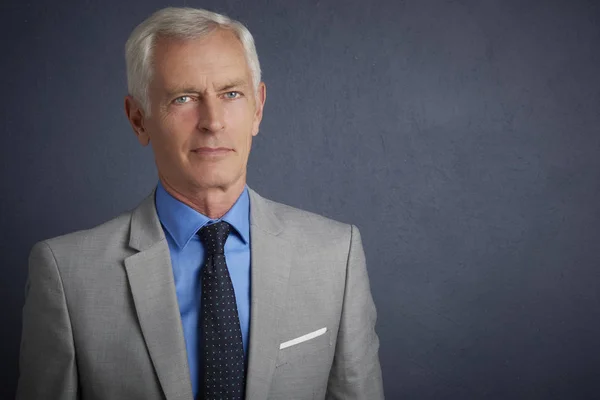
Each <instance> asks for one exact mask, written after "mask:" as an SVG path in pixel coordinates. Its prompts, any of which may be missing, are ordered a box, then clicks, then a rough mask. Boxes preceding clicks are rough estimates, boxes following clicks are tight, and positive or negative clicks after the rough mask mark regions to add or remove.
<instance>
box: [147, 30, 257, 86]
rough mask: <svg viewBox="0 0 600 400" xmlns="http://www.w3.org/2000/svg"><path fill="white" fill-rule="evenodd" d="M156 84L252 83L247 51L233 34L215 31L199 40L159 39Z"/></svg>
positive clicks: (156, 51)
mask: <svg viewBox="0 0 600 400" xmlns="http://www.w3.org/2000/svg"><path fill="white" fill-rule="evenodd" d="M152 63H153V70H154V74H153V75H154V77H153V79H152V81H153V84H157V85H160V86H162V87H166V88H169V87H173V86H180V85H182V82H185V84H186V85H188V86H189V85H194V84H195V85H200V86H206V88H207V89H208V88H209V86H212V85H213V84H218V85H221V84H223V83H226V82H233V81H235V82H247V83H250V81H251V73H250V68H249V65H248V61H247V59H246V54H245V51H244V47H243V45H242V43H241V42H240V40H239V39H238V38H237V36H236V35H235V34H234V33H233V32H232V31H230V30H225V29H215V31H213V32H211V33H210V34H208V35H207V36H204V37H202V38H198V39H187V40H185V39H177V38H168V37H167V38H164V37H163V38H158V39H157V40H156V43H155V45H154V54H153V60H152Z"/></svg>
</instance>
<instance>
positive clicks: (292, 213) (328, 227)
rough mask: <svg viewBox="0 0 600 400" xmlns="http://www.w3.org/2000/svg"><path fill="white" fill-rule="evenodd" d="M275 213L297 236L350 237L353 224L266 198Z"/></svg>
mask: <svg viewBox="0 0 600 400" xmlns="http://www.w3.org/2000/svg"><path fill="white" fill-rule="evenodd" d="M265 201H266V202H267V204H268V205H269V207H270V208H271V210H272V212H273V214H275V215H276V216H277V217H278V218H279V220H280V221H281V222H282V223H283V225H284V226H285V230H286V231H288V232H289V233H290V235H293V236H294V237H295V238H298V237H299V236H300V237H302V236H304V237H312V238H319V239H321V240H323V239H325V240H326V239H328V238H330V239H336V240H339V239H349V236H350V232H351V224H349V223H345V222H342V221H338V220H335V219H332V218H329V217H325V216H323V215H320V214H317V213H315V212H311V211H307V210H303V209H300V208H297V207H293V206H290V205H287V204H283V203H279V202H276V201H273V200H270V199H265Z"/></svg>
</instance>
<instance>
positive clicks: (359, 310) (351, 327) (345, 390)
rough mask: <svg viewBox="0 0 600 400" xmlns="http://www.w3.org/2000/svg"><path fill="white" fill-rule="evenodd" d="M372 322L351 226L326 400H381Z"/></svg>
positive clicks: (374, 315) (354, 230) (356, 237)
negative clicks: (340, 309) (336, 335)
mask: <svg viewBox="0 0 600 400" xmlns="http://www.w3.org/2000/svg"><path fill="white" fill-rule="evenodd" d="M376 319H377V312H376V310H375V304H374V303H373V298H372V296H371V290H370V286H369V277H368V275H367V268H366V262H365V254H364V250H363V246H362V241H361V238H360V232H359V231H358V228H357V227H356V226H354V225H352V226H351V232H350V249H349V251H348V262H347V266H346V286H345V292H344V304H343V306H342V315H341V319H340V328H339V331H338V337H337V344H336V349H335V356H334V359H333V365H332V368H331V372H330V375H329V382H328V385H327V396H326V397H327V399H344V400H353V399H368V400H378V399H383V398H384V395H383V382H382V378H381V367H380V365H379V355H378V352H379V338H378V337H377V334H376V333H375V321H376Z"/></svg>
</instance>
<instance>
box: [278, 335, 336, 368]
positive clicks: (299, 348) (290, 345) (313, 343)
mask: <svg viewBox="0 0 600 400" xmlns="http://www.w3.org/2000/svg"><path fill="white" fill-rule="evenodd" d="M331 347H332V343H331V335H330V333H329V329H327V327H323V328H320V329H317V330H315V331H310V332H308V333H306V334H302V335H300V336H297V337H294V338H291V339H289V340H285V341H284V342H282V343H281V344H280V345H279V353H278V354H277V361H276V364H275V366H276V367H278V366H280V365H283V364H288V363H291V362H294V361H300V360H302V359H305V358H309V357H314V356H316V355H319V354H320V355H321V356H327V355H328V354H329V352H330V351H331Z"/></svg>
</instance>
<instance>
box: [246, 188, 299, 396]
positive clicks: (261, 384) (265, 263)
mask: <svg viewBox="0 0 600 400" xmlns="http://www.w3.org/2000/svg"><path fill="white" fill-rule="evenodd" d="M249 194H250V243H251V264H252V265H251V282H252V283H251V285H252V286H251V298H252V301H251V308H250V349H249V360H248V374H247V380H246V399H247V400H249V399H266V398H267V397H268V393H269V389H270V386H271V379H272V377H273V372H274V370H275V360H276V358H277V352H278V350H279V343H280V337H279V332H278V322H279V319H280V316H281V315H282V314H283V311H284V307H285V298H286V293H287V285H288V280H289V273H290V266H291V250H292V248H291V245H290V243H289V242H288V241H286V240H285V239H283V238H282V237H281V236H278V235H279V233H280V232H281V231H282V229H283V226H282V224H281V221H280V220H279V219H278V218H277V217H276V216H275V215H274V214H273V213H272V211H271V209H270V205H269V204H268V201H267V200H265V199H264V198H262V197H261V196H259V195H258V194H257V193H256V192H254V191H253V190H251V189H250V190H249Z"/></svg>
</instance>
